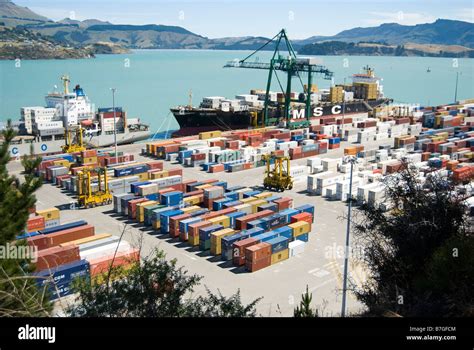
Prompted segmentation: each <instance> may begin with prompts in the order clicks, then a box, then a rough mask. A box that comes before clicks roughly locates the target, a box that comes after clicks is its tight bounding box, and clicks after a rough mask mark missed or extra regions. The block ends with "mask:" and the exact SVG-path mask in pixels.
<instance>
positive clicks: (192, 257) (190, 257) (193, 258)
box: [181, 253, 196, 260]
mask: <svg viewBox="0 0 474 350" xmlns="http://www.w3.org/2000/svg"><path fill="white" fill-rule="evenodd" d="M181 254H183V255H184V256H185V257H188V258H189V259H191V260H196V258H195V257H194V256H190V255H188V254H184V253H181Z"/></svg>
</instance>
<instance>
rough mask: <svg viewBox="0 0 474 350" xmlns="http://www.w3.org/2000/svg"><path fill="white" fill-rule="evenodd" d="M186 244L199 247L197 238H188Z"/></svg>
mask: <svg viewBox="0 0 474 350" xmlns="http://www.w3.org/2000/svg"><path fill="white" fill-rule="evenodd" d="M188 243H189V244H191V245H192V246H197V245H199V236H189V237H188Z"/></svg>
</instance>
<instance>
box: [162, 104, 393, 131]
mask: <svg viewBox="0 0 474 350" xmlns="http://www.w3.org/2000/svg"><path fill="white" fill-rule="evenodd" d="M388 102H390V100H388V99H380V100H374V101H367V102H364V101H356V102H347V103H345V104H344V105H342V104H326V105H319V106H314V107H312V108H313V109H315V111H316V112H317V113H316V115H317V116H314V117H311V118H310V122H311V124H319V121H320V120H321V119H323V118H328V117H342V115H343V114H344V115H345V116H347V117H349V116H350V115H361V114H364V113H365V114H368V113H369V111H370V109H371V108H375V107H378V106H381V105H384V104H387V103H388ZM343 111H344V113H343ZM171 112H172V113H173V115H174V117H175V118H176V120H177V122H178V124H179V126H180V130H178V131H176V132H175V133H174V134H173V136H175V137H180V136H189V135H196V134H197V133H199V132H204V131H212V130H223V131H226V130H238V129H247V128H252V125H253V120H252V115H251V112H250V111H241V112H224V111H222V110H219V109H200V108H193V109H179V108H172V109H171ZM281 115H282V114H281V110H277V109H271V110H269V118H274V120H277V121H276V122H275V123H273V124H271V125H278V123H279V120H281ZM303 119H304V118H303ZM291 121H292V122H296V121H301V119H291ZM259 124H261V123H259Z"/></svg>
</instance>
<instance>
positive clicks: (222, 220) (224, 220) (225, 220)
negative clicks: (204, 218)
mask: <svg viewBox="0 0 474 350" xmlns="http://www.w3.org/2000/svg"><path fill="white" fill-rule="evenodd" d="M208 221H210V222H212V223H213V224H214V225H221V226H222V227H224V228H227V227H229V226H230V218H229V217H228V216H226V215H221V216H217V217H215V218H212V219H208Z"/></svg>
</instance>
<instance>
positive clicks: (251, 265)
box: [245, 255, 272, 272]
mask: <svg viewBox="0 0 474 350" xmlns="http://www.w3.org/2000/svg"><path fill="white" fill-rule="evenodd" d="M271 264H272V256H271V255H270V256H267V257H265V258H263V259H260V260H256V261H248V260H245V268H246V269H247V271H250V272H255V271H258V270H261V269H264V268H265V267H268V266H270V265H271Z"/></svg>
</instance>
